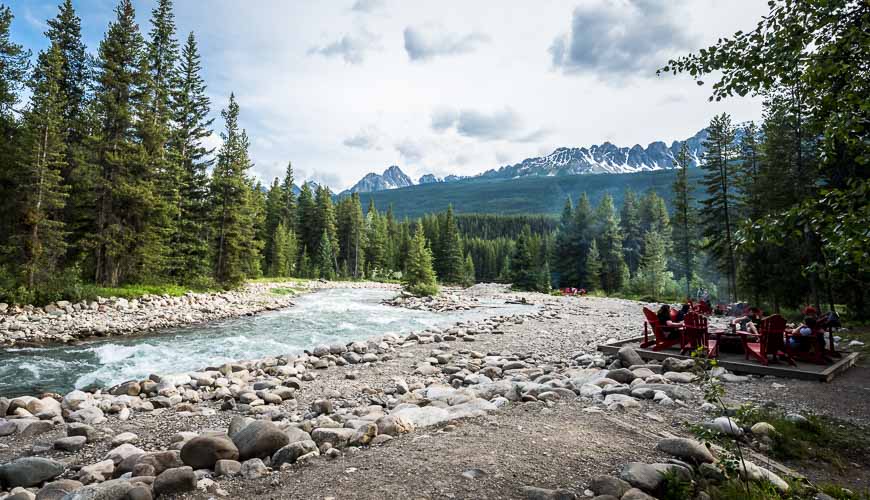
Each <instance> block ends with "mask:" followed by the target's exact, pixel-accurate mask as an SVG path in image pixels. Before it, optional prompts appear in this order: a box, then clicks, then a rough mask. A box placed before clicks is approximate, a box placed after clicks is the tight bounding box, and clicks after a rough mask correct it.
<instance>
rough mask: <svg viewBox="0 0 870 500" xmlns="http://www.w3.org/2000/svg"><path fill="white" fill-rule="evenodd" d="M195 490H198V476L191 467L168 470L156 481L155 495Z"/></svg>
mask: <svg viewBox="0 0 870 500" xmlns="http://www.w3.org/2000/svg"><path fill="white" fill-rule="evenodd" d="M194 490H196V474H194V472H193V469H192V468H190V467H176V468H173V469H166V470H165V471H163V472H162V473H160V475H159V476H157V478H156V479H155V480H154V493H155V494H156V495H157V496H162V495H174V494H176V493H184V492H185V491H194Z"/></svg>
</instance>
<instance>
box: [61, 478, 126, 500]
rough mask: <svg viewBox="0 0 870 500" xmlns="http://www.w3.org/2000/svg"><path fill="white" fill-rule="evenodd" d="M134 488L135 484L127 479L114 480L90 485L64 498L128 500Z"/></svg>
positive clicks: (70, 499) (72, 499) (69, 499)
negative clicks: (128, 495)
mask: <svg viewBox="0 0 870 500" xmlns="http://www.w3.org/2000/svg"><path fill="white" fill-rule="evenodd" d="M133 487H134V486H133V483H131V482H130V481H128V480H126V479H112V480H111V481H106V482H104V483H94V484H89V485H88V486H85V487H84V488H81V489H79V490H76V491H75V492H73V493H70V494H68V495H67V496H65V497H63V500H126V499H127V494H128V493H129V492H130V490H132V489H133Z"/></svg>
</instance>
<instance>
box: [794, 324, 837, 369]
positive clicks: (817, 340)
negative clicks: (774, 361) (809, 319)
mask: <svg viewBox="0 0 870 500" xmlns="http://www.w3.org/2000/svg"><path fill="white" fill-rule="evenodd" d="M832 337H833V336H832ZM793 338H794V339H799V340H798V343H803V344H805V345H807V346H809V349H808V350H806V351H801V350H796V349H794V348H793V347H792V345H791V342H790V340H791V339H793ZM831 340H832V344H833V338H832V339H831ZM785 341H786V349H787V350H788V353H789V355H790V356H791V357H793V358H795V359H798V360H800V361H806V362H808V363H816V364H819V365H825V364H828V363H830V362H831V359H830V358H828V356H827V354H828V353H827V348H826V346H825V330H824V329H821V328H820V329H818V330H816V331H815V332H813V334H812V335H808V336H805V335H801V334H799V333H797V332H793V331H792V332H786V334H785ZM832 347H833V346H832Z"/></svg>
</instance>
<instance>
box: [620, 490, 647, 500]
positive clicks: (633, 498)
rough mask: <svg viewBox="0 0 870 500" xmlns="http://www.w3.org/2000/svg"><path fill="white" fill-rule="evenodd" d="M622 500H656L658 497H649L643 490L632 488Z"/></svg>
mask: <svg viewBox="0 0 870 500" xmlns="http://www.w3.org/2000/svg"><path fill="white" fill-rule="evenodd" d="M620 500H656V497H654V496H650V495H647V494H646V493H644V492H643V490H640V489H637V488H632V489H630V490H628V491H626V492H625V494H624V495H622V498H621V499H620Z"/></svg>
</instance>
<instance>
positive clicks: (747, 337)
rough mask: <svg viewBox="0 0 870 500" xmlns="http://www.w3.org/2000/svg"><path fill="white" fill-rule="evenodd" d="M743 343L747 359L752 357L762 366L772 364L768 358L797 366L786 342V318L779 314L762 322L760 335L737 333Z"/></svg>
mask: <svg viewBox="0 0 870 500" xmlns="http://www.w3.org/2000/svg"><path fill="white" fill-rule="evenodd" d="M737 333H738V334H739V335H740V340H741V341H742V342H743V350H744V352H745V353H746V359H749V357H750V356H752V357H753V358H755V359H757V360H758V361H760V362H761V364H763V365H765V366H767V365H768V364H770V360H769V359H768V356H774V357H782V358H784V359H785V360H786V361H788V363H789V364H791V365H792V366H797V365H795V362H794V360H793V359H792V357H791V353H790V352H789V349H788V346H787V345H786V340H785V318H783V317H782V316H780V315H779V314H774V315H773V316H768V317H766V318H764V319H762V320H761V326H760V327H759V328H758V335H753V334H751V333H749V332H741V331H738V332H737Z"/></svg>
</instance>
